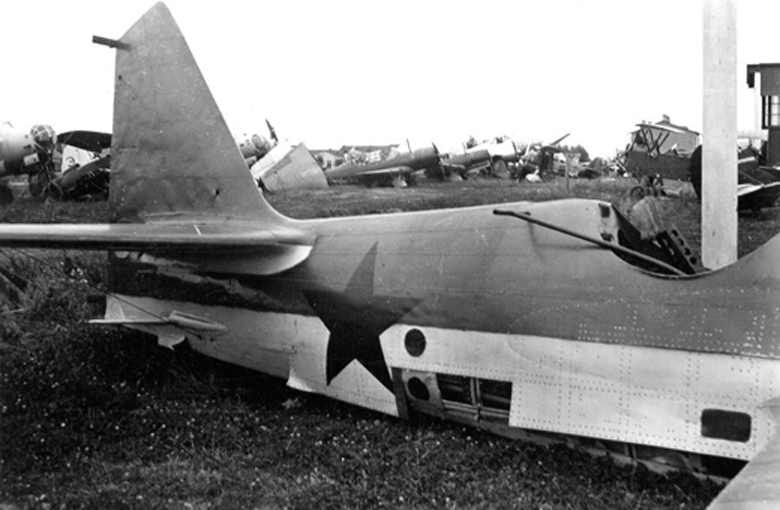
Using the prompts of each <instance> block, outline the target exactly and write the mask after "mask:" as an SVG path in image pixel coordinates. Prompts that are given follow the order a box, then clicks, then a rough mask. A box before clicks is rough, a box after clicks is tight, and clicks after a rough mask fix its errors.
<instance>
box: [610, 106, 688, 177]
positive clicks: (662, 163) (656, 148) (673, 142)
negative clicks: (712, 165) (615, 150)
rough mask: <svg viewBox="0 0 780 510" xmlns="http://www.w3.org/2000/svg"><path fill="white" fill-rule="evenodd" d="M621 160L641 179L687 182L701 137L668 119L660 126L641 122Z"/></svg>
mask: <svg viewBox="0 0 780 510" xmlns="http://www.w3.org/2000/svg"><path fill="white" fill-rule="evenodd" d="M636 126H637V129H636V130H635V131H633V132H632V133H631V141H630V143H629V144H628V146H627V147H626V149H625V151H623V153H622V154H621V156H620V163H621V164H622V165H623V167H624V168H625V169H626V171H628V172H629V173H631V174H632V175H635V176H637V177H644V176H646V175H660V176H661V177H662V178H664V179H677V180H680V181H684V180H686V179H687V176H688V165H689V163H690V159H691V154H692V152H693V150H694V149H695V148H696V146H697V145H698V143H699V133H697V132H696V131H692V130H690V129H688V128H687V127H685V126H678V125H675V124H672V122H671V121H670V119H669V116H668V115H664V116H663V119H662V120H660V121H658V122H640V123H639V124H637V125H636Z"/></svg>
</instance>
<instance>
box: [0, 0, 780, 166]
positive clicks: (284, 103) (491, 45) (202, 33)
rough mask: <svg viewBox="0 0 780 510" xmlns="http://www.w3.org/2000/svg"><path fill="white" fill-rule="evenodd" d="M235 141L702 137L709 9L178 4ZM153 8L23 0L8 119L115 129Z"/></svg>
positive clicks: (767, 7)
mask: <svg viewBox="0 0 780 510" xmlns="http://www.w3.org/2000/svg"><path fill="white" fill-rule="evenodd" d="M166 3H167V5H168V7H169V8H170V9H171V12H172V13H173V16H174V18H175V19H176V20H177V22H178V24H179V26H180V28H181V29H182V31H183V33H184V36H185V37H186V39H187V41H188V42H189V45H190V48H191V49H192V52H193V54H194V55H195V59H196V61H197V62H198V63H199V65H200V67H201V70H202V72H203V74H204V76H205V78H206V80H207V82H208V83H209V86H210V87H211V90H212V93H213V94H214V96H215V97H216V100H217V103H218V104H219V105H220V107H221V109H222V112H223V114H224V115H225V118H226V120H227V122H228V125H229V126H230V128H231V130H232V131H233V133H234V135H236V136H240V135H241V134H242V133H254V132H258V133H260V134H264V135H265V134H266V131H265V122H264V119H265V118H268V119H269V120H270V121H271V123H272V124H273V125H274V127H275V128H276V130H277V132H278V133H279V135H280V136H281V137H283V138H287V139H289V140H290V141H293V142H296V141H304V142H306V144H307V146H308V147H309V148H315V149H322V148H329V147H333V148H337V147H340V146H341V145H343V144H383V143H398V142H402V141H404V140H406V139H410V140H411V142H412V144H413V145H422V144H424V143H427V142H429V141H432V142H436V143H437V144H438V145H439V146H440V148H444V149H449V148H452V147H457V146H458V145H459V144H460V143H462V142H463V141H465V140H466V139H467V138H468V137H469V135H473V136H475V137H476V138H478V139H481V138H487V137H491V136H496V135H510V136H512V137H513V138H514V139H515V140H517V141H519V142H527V141H551V140H553V139H555V138H558V137H559V136H560V135H563V134H565V133H567V132H571V133H572V135H571V137H570V138H569V139H568V140H567V141H566V143H570V144H577V143H580V144H583V145H584V146H585V147H586V148H587V149H588V150H589V152H590V153H591V155H592V156H596V155H604V156H612V155H613V154H614V150H615V149H617V148H622V147H624V146H625V144H626V143H627V141H628V135H627V133H628V132H629V131H631V130H632V128H633V126H634V124H636V123H637V122H640V121H642V120H651V121H655V120H660V119H661V116H662V115H663V114H667V115H669V116H670V117H671V120H672V122H674V123H677V124H682V125H687V126H689V127H690V128H691V129H694V130H696V131H701V126H702V108H701V103H702V93H701V90H702V12H701V3H700V2H699V1H695V0H653V1H651V2H648V1H647V0H642V1H636V0H582V1H580V0H544V1H538V2H537V1H519V0H506V1H491V0H481V1H480V2H474V1H470V2H465V1H458V0H455V1H425V0H414V1H411V0H410V1H407V0H393V1H386V2H384V1H383V2H372V1H360V0H356V1H344V0H330V1H315V0H300V1H295V0H292V1H291V0H285V1H256V0H254V1H249V0H246V1H242V0H221V1H219V2H191V1H185V0H169V1H168V2H166ZM152 5H153V2H152V1H148V0H122V1H106V0H70V1H67V2H64V1H59V0H58V1H53V0H37V1H34V2H23V1H20V0H10V1H9V2H6V5H4V6H3V9H2V10H3V23H2V28H0V47H2V48H3V49H4V51H3V61H2V64H3V65H2V75H0V76H1V77H2V78H1V79H0V120H7V121H10V122H12V123H13V124H14V125H16V126H26V125H31V124H35V123H47V124H50V125H52V127H54V129H55V130H56V131H58V132H62V131H68V130H71V129H90V130H100V131H110V129H111V124H112V108H113V76H114V74H113V73H114V50H111V49H109V48H107V47H104V46H99V45H95V44H92V42H91V40H92V36H93V35H100V36H103V37H108V38H112V39H118V38H119V37H121V36H122V34H124V33H125V31H126V30H127V29H128V28H129V27H130V26H131V25H132V24H133V23H134V22H135V21H136V20H137V18H138V17H140V16H141V15H142V14H143V13H144V12H145V11H146V10H147V9H148V8H149V7H151V6H152ZM737 6H738V14H737V19H738V22H737V23H738V25H737V56H738V71H737V74H738V75H737V80H738V90H739V127H740V128H741V129H751V128H753V113H754V102H753V93H752V91H750V90H749V89H748V88H747V85H746V78H745V74H746V67H745V66H746V65H747V64H755V63H765V62H780V45H778V44H777V42H776V40H775V41H773V40H772V39H773V38H776V33H777V26H778V22H780V2H778V1H777V0H738V2H737Z"/></svg>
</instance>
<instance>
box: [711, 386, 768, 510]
mask: <svg viewBox="0 0 780 510" xmlns="http://www.w3.org/2000/svg"><path fill="white" fill-rule="evenodd" d="M769 408H770V410H771V411H772V414H773V416H774V422H775V434H774V436H773V437H772V439H770V440H769V442H768V443H767V444H766V446H764V448H763V449H762V450H761V451H759V452H758V453H757V454H756V456H755V457H753V459H751V461H750V462H748V464H747V465H746V466H745V467H744V468H743V469H742V471H740V472H739V474H738V475H737V476H736V477H735V478H734V479H733V480H731V482H729V484H728V485H727V486H726V488H725V489H723V492H721V493H720V495H719V496H718V497H717V498H715V501H713V502H712V504H711V505H710V506H709V508H710V509H714V510H732V509H738V508H739V509H745V508H751V509H759V508H761V509H763V508H766V509H770V508H780V400H777V399H776V400H773V401H772V402H770V403H769Z"/></svg>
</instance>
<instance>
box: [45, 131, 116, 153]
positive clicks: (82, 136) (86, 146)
mask: <svg viewBox="0 0 780 510" xmlns="http://www.w3.org/2000/svg"><path fill="white" fill-rule="evenodd" d="M57 143H61V144H64V145H70V146H72V147H76V148H77V149H83V150H85V151H90V152H102V151H103V150H104V149H110V148H111V133H100V132H97V131H67V132H65V133H60V134H59V135H57Z"/></svg>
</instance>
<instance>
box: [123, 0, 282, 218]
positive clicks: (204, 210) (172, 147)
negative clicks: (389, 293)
mask: <svg viewBox="0 0 780 510" xmlns="http://www.w3.org/2000/svg"><path fill="white" fill-rule="evenodd" d="M112 46H114V47H116V51H117V57H116V89H115V92H114V94H115V97H114V128H113V132H114V136H113V142H112V146H111V154H112V174H111V191H110V206H111V215H112V218H111V221H113V222H132V223H136V222H146V221H149V220H153V219H154V218H157V219H162V218H165V217H167V216H170V215H175V216H176V217H177V218H182V217H189V216H192V217H198V218H203V217H213V218H214V219H230V218H238V219H240V218H244V219H250V218H251V219H252V220H255V221H257V220H262V219H266V220H271V222H272V223H281V222H284V220H285V219H284V218H283V217H282V216H281V215H279V214H278V213H276V211H274V210H273V209H271V207H270V206H269V205H268V204H267V203H266V202H265V200H264V199H263V197H262V196H261V194H260V191H259V190H258V187H257V184H256V183H255V182H254V180H253V179H252V177H251V175H250V173H249V171H248V169H247V167H246V164H245V162H244V159H243V158H242V157H241V153H240V151H239V149H238V147H237V146H236V143H235V141H234V140H233V137H232V135H231V133H230V131H229V130H228V127H227V124H226V123H225V119H224V118H223V117H222V114H221V112H220V111H219V108H218V107H217V104H216V102H215V100H214V98H213V96H212V95H211V92H210V91H209V88H208V86H207V85H206V82H205V80H204V79H203V75H202V74H201V72H200V69H199V68H198V66H197V64H196V63H195V59H194V58H193V56H192V53H191V52H190V49H189V46H188V45H187V42H186V41H185V39H184V36H183V35H182V33H181V31H180V30H179V27H178V26H177V24H176V22H175V21H174V19H173V17H172V16H171V13H170V11H169V10H168V8H167V7H166V6H165V5H164V4H162V3H157V4H156V5H154V6H153V7H152V8H151V9H149V11H147V12H146V14H144V15H143V16H142V17H141V18H140V19H139V20H138V21H137V22H136V23H135V25H133V26H132V27H131V28H130V29H129V30H128V31H127V33H126V34H125V35H124V36H122V38H121V39H120V40H119V41H118V42H116V43H114V44H112Z"/></svg>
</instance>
